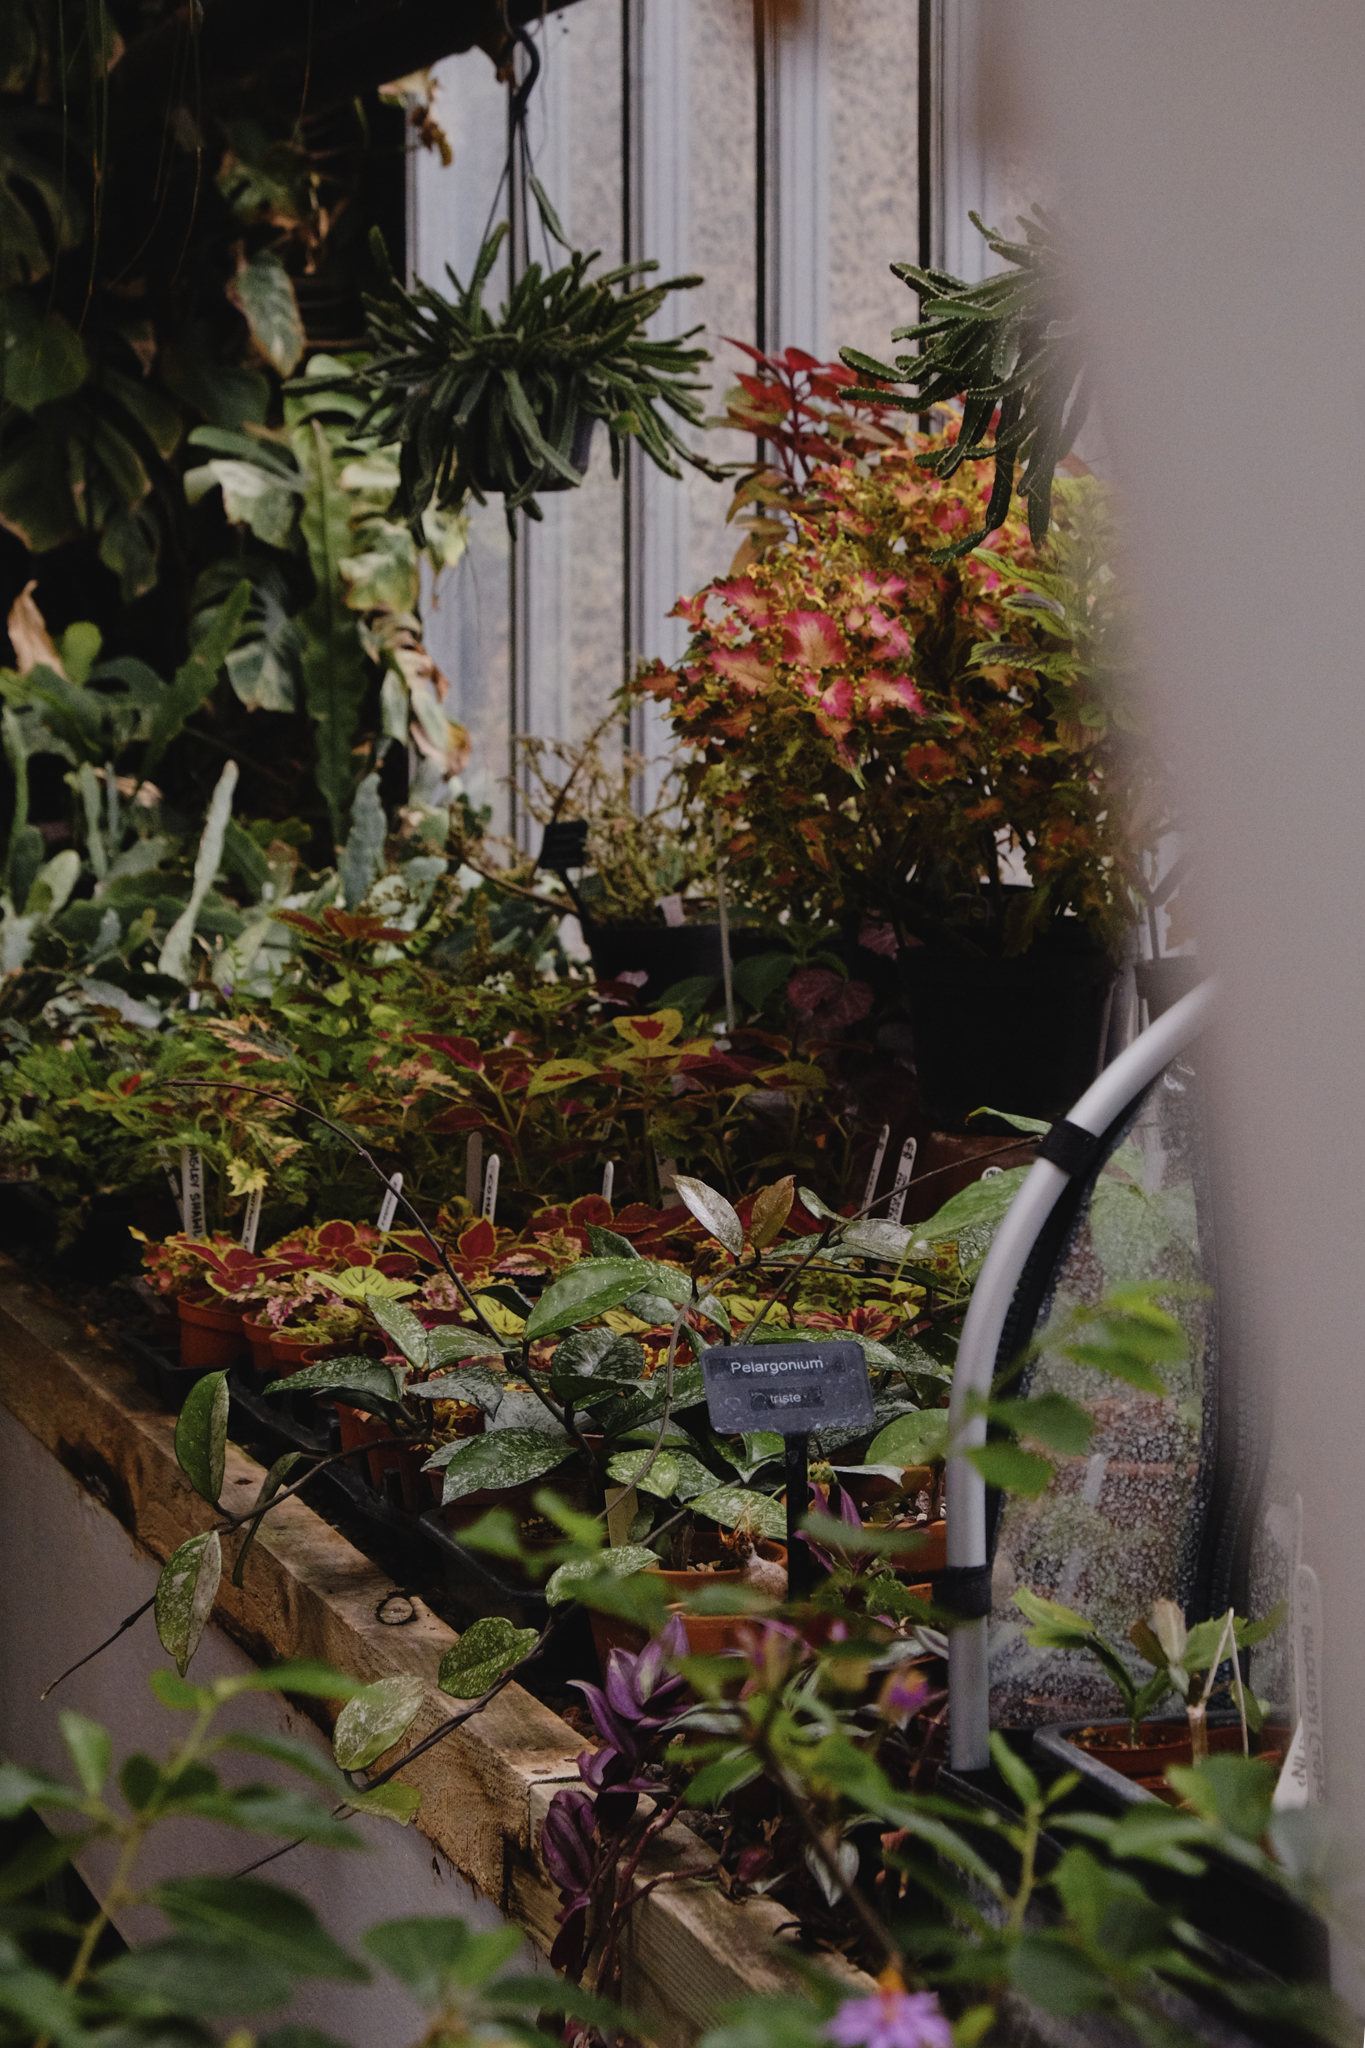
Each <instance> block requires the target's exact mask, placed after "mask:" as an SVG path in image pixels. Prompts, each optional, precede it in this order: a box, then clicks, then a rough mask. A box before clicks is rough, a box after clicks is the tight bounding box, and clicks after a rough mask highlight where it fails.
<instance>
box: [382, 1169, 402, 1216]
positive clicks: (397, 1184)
mask: <svg viewBox="0 0 1365 2048" xmlns="http://www.w3.org/2000/svg"><path fill="white" fill-rule="evenodd" d="M402 1192H403V1176H402V1174H401V1173H396V1174H394V1176H393V1178H392V1179H391V1180H390V1182H389V1190H388V1193H387V1194H386V1195H385V1197H384V1199H383V1201H382V1202H381V1203H380V1204H379V1219H378V1225H379V1228H380V1229H381V1230H392V1229H393V1219H394V1217H395V1216H396V1215H397V1214H398V1197H399V1196H400V1195H401V1194H402Z"/></svg>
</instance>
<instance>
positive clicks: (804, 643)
mask: <svg viewBox="0 0 1365 2048" xmlns="http://www.w3.org/2000/svg"><path fill="white" fill-rule="evenodd" d="M782 659H783V660H784V661H794V662H799V663H800V664H801V666H802V667H803V668H816V669H819V668H837V667H839V666H840V665H841V664H842V663H843V662H846V661H847V660H848V649H847V647H846V646H845V645H844V642H843V638H842V635H841V634H840V632H839V629H838V627H837V626H836V625H835V623H834V621H833V619H832V618H831V617H830V616H829V613H828V612H788V614H787V617H786V620H785V621H784V630H783V634H782Z"/></svg>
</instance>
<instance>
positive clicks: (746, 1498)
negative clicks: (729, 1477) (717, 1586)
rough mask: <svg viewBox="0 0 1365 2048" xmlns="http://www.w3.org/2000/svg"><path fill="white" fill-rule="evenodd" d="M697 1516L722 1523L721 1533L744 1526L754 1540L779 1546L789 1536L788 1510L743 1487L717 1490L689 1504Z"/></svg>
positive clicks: (693, 1499)
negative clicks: (724, 1530) (762, 1539)
mask: <svg viewBox="0 0 1365 2048" xmlns="http://www.w3.org/2000/svg"><path fill="white" fill-rule="evenodd" d="M688 1506H689V1507H690V1508H691V1510H692V1513H693V1514H694V1515H705V1516H706V1518H707V1520H708V1521H711V1522H719V1524H720V1526H721V1528H722V1529H737V1528H739V1526H740V1524H741V1523H742V1524H743V1525H744V1527H745V1528H746V1529H749V1530H751V1531H752V1532H753V1534H754V1535H755V1536H766V1537H768V1538H770V1539H771V1540H772V1541H774V1542H780V1541H781V1540H782V1539H783V1537H785V1535H786V1533H787V1510H786V1508H785V1507H783V1506H782V1505H781V1504H780V1503H779V1502H777V1501H775V1500H773V1499H772V1498H771V1497H770V1496H769V1495H768V1494H766V1493H751V1492H750V1491H749V1490H748V1488H747V1487H743V1486H716V1487H713V1488H712V1489H711V1491H710V1492H709V1493H699V1494H696V1495H694V1497H693V1498H692V1499H691V1500H690V1501H689V1502H688Z"/></svg>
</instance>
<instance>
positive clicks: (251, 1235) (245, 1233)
mask: <svg viewBox="0 0 1365 2048" xmlns="http://www.w3.org/2000/svg"><path fill="white" fill-rule="evenodd" d="M264 1197H265V1189H264V1188H253V1189H252V1190H251V1193H250V1194H249V1195H248V1196H247V1198H246V1209H245V1212H244V1213H243V1216H242V1249H243V1251H248V1252H254V1251H255V1249H256V1232H257V1231H258V1230H259V1229H260V1227H261V1203H262V1201H263V1199H264Z"/></svg>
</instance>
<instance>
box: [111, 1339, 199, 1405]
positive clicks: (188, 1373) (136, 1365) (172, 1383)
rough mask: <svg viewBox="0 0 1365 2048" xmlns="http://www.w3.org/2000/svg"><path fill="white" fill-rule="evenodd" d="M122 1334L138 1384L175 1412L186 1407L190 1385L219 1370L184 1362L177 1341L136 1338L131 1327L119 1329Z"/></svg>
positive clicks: (122, 1340)
mask: <svg viewBox="0 0 1365 2048" xmlns="http://www.w3.org/2000/svg"><path fill="white" fill-rule="evenodd" d="M119 1337H120V1341H121V1342H122V1344H123V1345H124V1346H125V1348H126V1349H127V1350H128V1352H129V1353H130V1354H131V1357H132V1366H133V1372H134V1374H135V1376H136V1378H137V1382H138V1385H139V1386H141V1387H145V1388H146V1390H147V1392H148V1393H149V1394H155V1395H156V1398H157V1400H158V1401H160V1402H162V1403H163V1405H164V1406H165V1407H167V1408H169V1409H170V1411H171V1413H172V1414H173V1415H178V1414H179V1413H180V1411H181V1409H182V1408H183V1407H184V1405H185V1396H186V1395H187V1394H188V1393H189V1391H190V1388H191V1387H193V1386H195V1385H197V1383H198V1382H199V1381H200V1380H202V1379H204V1378H206V1377H207V1375H208V1374H209V1373H211V1372H214V1371H215V1370H216V1369H217V1368H216V1367H214V1366H211V1365H205V1366H185V1365H182V1364H181V1363H180V1347H179V1345H178V1344H176V1343H166V1344H152V1343H149V1342H148V1340H147V1339H146V1338H145V1337H135V1336H134V1335H133V1334H132V1332H131V1331H128V1330H123V1331H120V1333H119Z"/></svg>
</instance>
